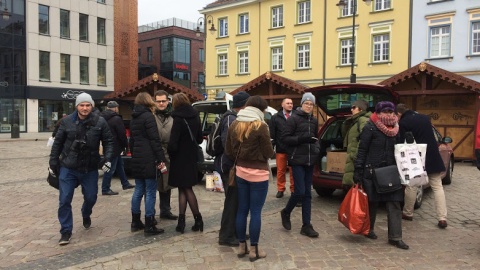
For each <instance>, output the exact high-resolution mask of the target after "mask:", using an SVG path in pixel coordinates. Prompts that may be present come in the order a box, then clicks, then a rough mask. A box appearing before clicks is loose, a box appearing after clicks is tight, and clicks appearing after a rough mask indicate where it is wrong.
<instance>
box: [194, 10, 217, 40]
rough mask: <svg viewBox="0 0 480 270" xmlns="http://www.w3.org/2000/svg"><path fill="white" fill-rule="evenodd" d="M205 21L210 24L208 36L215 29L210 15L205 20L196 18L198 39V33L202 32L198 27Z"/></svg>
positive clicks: (198, 35)
mask: <svg viewBox="0 0 480 270" xmlns="http://www.w3.org/2000/svg"><path fill="white" fill-rule="evenodd" d="M205 20H206V21H207V23H208V24H210V29H208V30H209V31H210V34H212V35H213V34H214V33H215V32H216V31H217V29H215V24H214V23H213V17H212V15H208V16H207V17H206V18H205V17H200V18H198V20H197V31H196V32H197V34H196V35H197V37H200V33H201V32H202V31H200V26H199V25H202V21H203V24H205Z"/></svg>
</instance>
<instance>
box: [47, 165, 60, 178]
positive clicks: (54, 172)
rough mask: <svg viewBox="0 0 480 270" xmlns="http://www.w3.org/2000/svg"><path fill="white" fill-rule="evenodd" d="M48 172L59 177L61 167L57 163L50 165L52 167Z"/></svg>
mask: <svg viewBox="0 0 480 270" xmlns="http://www.w3.org/2000/svg"><path fill="white" fill-rule="evenodd" d="M48 173H49V174H50V175H51V176H52V177H57V175H58V174H59V168H58V166H56V165H50V167H48Z"/></svg>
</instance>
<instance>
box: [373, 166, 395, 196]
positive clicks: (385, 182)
mask: <svg viewBox="0 0 480 270" xmlns="http://www.w3.org/2000/svg"><path fill="white" fill-rule="evenodd" d="M373 185H374V186H375V189H376V190H377V193H380V194H381V193H390V192H394V191H396V190H399V189H401V188H402V183H401V179H400V175H399V174H398V168H397V165H389V166H385V167H380V168H374V169H373Z"/></svg>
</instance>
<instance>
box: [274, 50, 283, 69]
mask: <svg viewBox="0 0 480 270" xmlns="http://www.w3.org/2000/svg"><path fill="white" fill-rule="evenodd" d="M272 70H283V48H282V47H278V48H272Z"/></svg>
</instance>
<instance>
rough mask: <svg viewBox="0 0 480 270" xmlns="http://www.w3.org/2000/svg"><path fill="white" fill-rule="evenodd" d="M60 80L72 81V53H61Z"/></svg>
mask: <svg viewBox="0 0 480 270" xmlns="http://www.w3.org/2000/svg"><path fill="white" fill-rule="evenodd" d="M60 81H61V82H70V55H68V54H60Z"/></svg>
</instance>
